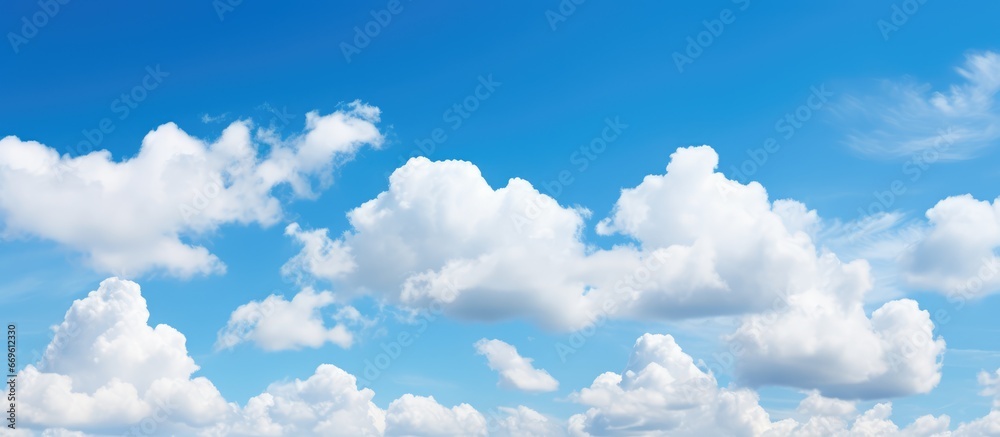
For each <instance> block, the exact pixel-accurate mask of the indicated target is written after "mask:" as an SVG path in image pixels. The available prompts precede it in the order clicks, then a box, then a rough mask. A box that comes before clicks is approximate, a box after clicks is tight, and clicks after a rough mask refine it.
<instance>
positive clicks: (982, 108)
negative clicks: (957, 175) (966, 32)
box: [836, 51, 1000, 160]
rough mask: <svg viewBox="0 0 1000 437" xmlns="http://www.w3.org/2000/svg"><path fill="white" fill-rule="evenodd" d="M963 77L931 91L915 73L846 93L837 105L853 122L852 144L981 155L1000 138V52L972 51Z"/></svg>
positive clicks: (901, 151)
mask: <svg viewBox="0 0 1000 437" xmlns="http://www.w3.org/2000/svg"><path fill="white" fill-rule="evenodd" d="M955 71H956V73H957V74H958V76H960V80H959V81H958V82H956V83H954V84H952V85H951V86H949V87H948V88H947V89H945V90H940V91H931V90H930V89H931V87H930V85H928V84H921V83H918V82H916V81H914V80H912V79H906V80H902V81H896V82H893V81H886V82H884V83H883V86H882V88H883V89H882V90H881V92H880V93H874V94H870V95H864V96H862V95H855V96H851V97H848V98H845V99H844V100H843V101H841V102H840V104H839V105H838V106H837V107H836V112H837V113H838V114H839V116H840V118H841V119H842V121H844V122H845V123H846V124H848V125H850V126H853V130H852V131H851V132H850V133H849V134H848V136H847V144H848V145H849V146H850V147H851V148H853V149H854V150H857V151H859V152H861V153H863V154H866V155H870V156H876V157H885V158H898V157H910V156H915V155H918V154H927V156H933V157H934V159H935V160H937V159H946V160H960V159H969V158H971V157H973V156H976V154H977V152H979V151H981V150H982V149H984V148H986V147H990V146H993V145H996V143H997V141H998V140H1000V105H998V102H997V92H998V91H1000V54H997V53H996V52H992V51H984V52H973V53H969V54H968V55H967V56H966V58H965V62H964V63H963V64H962V65H961V66H959V67H957V68H955Z"/></svg>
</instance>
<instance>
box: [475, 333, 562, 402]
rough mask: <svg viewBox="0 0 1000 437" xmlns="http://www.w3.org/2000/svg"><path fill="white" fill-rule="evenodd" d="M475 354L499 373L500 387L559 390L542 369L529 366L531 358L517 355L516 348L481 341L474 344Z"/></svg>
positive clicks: (500, 343)
mask: <svg viewBox="0 0 1000 437" xmlns="http://www.w3.org/2000/svg"><path fill="white" fill-rule="evenodd" d="M475 346H476V353H478V354H480V355H483V356H485V357H486V360H487V362H488V364H489V366H490V368H491V369H493V370H496V371H497V372H499V373H500V382H499V383H497V385H499V386H500V387H505V388H513V389H517V390H522V391H527V392H547V391H555V390H557V389H559V381H556V379H555V378H553V377H552V375H549V372H546V371H545V370H544V369H536V368H535V367H534V366H532V365H531V362H532V359H531V358H524V357H522V356H521V355H520V354H518V353H517V348H515V347H514V346H511V345H510V344H507V343H505V342H502V341H500V340H487V339H485V338H484V339H482V340H479V341H478V342H476V344H475Z"/></svg>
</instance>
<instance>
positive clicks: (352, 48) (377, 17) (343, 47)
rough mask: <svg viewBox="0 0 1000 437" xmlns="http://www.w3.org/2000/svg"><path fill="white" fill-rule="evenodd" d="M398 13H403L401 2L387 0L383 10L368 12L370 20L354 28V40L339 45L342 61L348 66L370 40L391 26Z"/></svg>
mask: <svg viewBox="0 0 1000 437" xmlns="http://www.w3.org/2000/svg"><path fill="white" fill-rule="evenodd" d="M407 1H410V0H407ZM400 12H403V2H402V1H401V0H389V2H388V3H386V4H385V7H384V8H380V9H372V10H371V11H370V12H369V15H371V17H372V18H371V20H368V21H367V22H366V23H365V24H362V25H360V26H354V38H353V39H352V40H351V41H350V42H347V41H343V42H341V43H340V53H341V54H343V55H344V60H345V61H347V63H348V64H350V63H351V61H352V60H353V57H354V56H356V55H359V54H361V51H362V50H364V49H365V48H367V47H368V46H369V45H371V43H372V40H374V39H375V38H377V37H378V36H379V35H381V34H382V31H383V30H385V28H386V27H389V25H390V24H392V21H393V17H395V16H396V15H399V13H400Z"/></svg>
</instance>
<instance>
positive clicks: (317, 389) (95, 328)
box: [18, 278, 550, 437]
mask: <svg viewBox="0 0 1000 437" xmlns="http://www.w3.org/2000/svg"><path fill="white" fill-rule="evenodd" d="M317 296H318V295H317V294H315V293H313V294H310V295H309V297H310V298H313V299H315V298H317ZM295 301H296V299H293V300H292V303H291V304H289V303H288V302H285V304H286V305H295V303H294V302H295ZM282 302H284V301H282ZM148 320H149V311H148V310H147V308H146V301H145V299H144V298H143V297H142V295H141V292H140V289H139V286H138V284H136V283H134V282H131V281H126V280H121V279H118V278H111V279H107V280H105V281H103V282H102V283H101V285H100V287H99V288H98V289H97V290H95V291H93V292H91V293H90V294H89V295H88V296H87V297H86V298H83V299H80V300H77V301H75V302H74V303H73V305H72V307H71V308H70V309H69V311H67V312H66V316H65V319H64V320H63V322H62V323H61V324H59V325H58V326H57V327H56V328H55V336H54V338H53V340H52V342H51V343H50V344H49V346H48V347H47V348H46V351H45V354H44V356H43V357H42V359H41V361H40V362H39V363H37V365H35V364H29V365H27V366H25V368H24V369H23V370H22V371H21V372H20V373H19V374H18V382H19V384H20V390H19V391H18V393H19V397H18V400H19V403H18V408H19V412H20V415H19V418H20V419H21V422H20V424H21V425H22V426H24V425H26V426H27V427H28V428H29V429H39V430H43V431H44V432H43V433H42V435H44V436H62V435H66V436H72V435H81V436H82V435H106V434H108V435H122V434H123V433H125V434H128V435H201V436H221V435H225V436H312V435H314V436H352V437H353V436H383V435H387V436H401V435H428V436H450V435H470V436H471V435H486V434H487V432H488V429H489V427H488V425H487V420H486V418H485V417H484V416H483V415H482V414H481V413H479V412H478V411H476V410H475V409H474V408H472V407H471V406H469V405H468V404H461V405H458V406H455V407H452V408H448V407H445V406H442V405H440V404H439V403H438V402H437V401H435V400H434V398H433V397H424V396H415V395H412V394H406V395H403V396H402V397H400V398H399V399H396V400H394V401H392V402H391V403H390V404H389V406H388V408H387V409H385V410H383V409H381V408H379V407H378V406H376V405H375V404H374V403H373V402H372V398H373V397H374V395H375V393H374V392H372V391H371V390H369V389H359V388H358V387H357V380H356V378H355V377H354V376H353V375H350V374H348V373H347V372H345V371H343V370H341V369H339V368H337V367H336V366H333V365H330V364H322V365H320V366H319V367H317V369H316V371H315V373H314V374H313V375H311V376H310V377H308V378H307V379H305V380H301V379H295V380H292V381H286V382H278V383H274V384H271V385H270V386H269V387H268V388H267V389H266V390H265V391H264V392H263V393H261V394H260V395H257V396H254V397H253V398H251V399H250V400H249V401H247V403H246V404H245V405H244V406H240V405H238V404H236V403H233V402H227V401H226V400H224V399H223V397H222V395H221V394H220V393H219V391H218V390H217V389H216V388H215V386H214V385H213V384H212V383H211V382H210V381H209V380H208V379H206V378H204V377H192V375H193V373H194V372H196V371H197V370H198V366H197V365H196V364H195V362H194V360H193V359H192V358H191V356H190V355H188V352H187V348H186V346H185V342H186V339H185V338H184V336H183V335H182V334H181V333H179V332H177V331H176V330H175V329H173V328H172V327H170V326H167V325H158V326H156V327H152V326H149V325H148ZM547 420H548V419H547V418H545V417H544V416H542V415H540V414H538V413H537V412H534V411H533V410H530V409H528V408H526V407H518V408H513V409H506V410H504V411H502V412H501V413H500V414H499V415H498V417H497V419H496V421H497V424H496V425H495V426H494V427H493V428H495V429H496V430H497V432H496V434H498V435H504V432H506V430H514V431H517V430H522V429H529V430H530V429H538V428H539V427H540V426H541V427H545V426H550V423H549V422H547ZM83 433H86V434H83ZM20 434H23V435H33V434H34V433H33V432H32V431H30V430H28V429H25V430H23V432H20ZM511 435H518V434H516V433H515V434H511ZM521 435H523V434H521Z"/></svg>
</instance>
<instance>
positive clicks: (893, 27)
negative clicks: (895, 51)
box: [875, 0, 927, 41]
mask: <svg viewBox="0 0 1000 437" xmlns="http://www.w3.org/2000/svg"><path fill="white" fill-rule="evenodd" d="M925 3H927V0H903V1H902V2H900V3H896V4H893V5H892V8H891V9H892V12H891V13H890V14H889V18H888V19H885V18H882V19H880V20H878V21H877V22H875V26H877V27H878V31H879V33H881V34H882V40H884V41H889V37H890V36H891V35H892V33H893V32H898V31H899V29H900V28H902V27H903V26H905V25H906V23H908V22H910V18H911V17H913V16H914V15H916V14H917V12H920V7H921V6H923V5H924V4H925Z"/></svg>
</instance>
